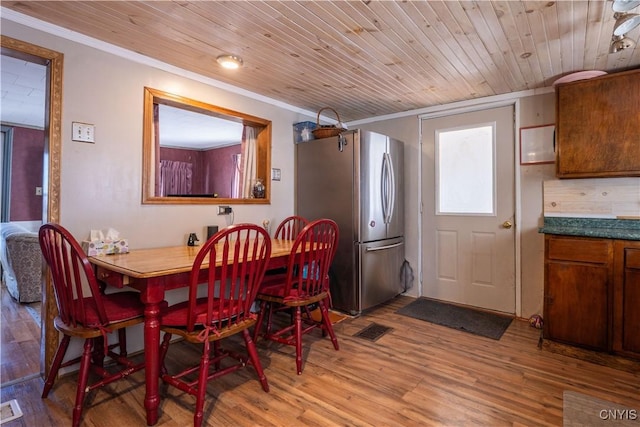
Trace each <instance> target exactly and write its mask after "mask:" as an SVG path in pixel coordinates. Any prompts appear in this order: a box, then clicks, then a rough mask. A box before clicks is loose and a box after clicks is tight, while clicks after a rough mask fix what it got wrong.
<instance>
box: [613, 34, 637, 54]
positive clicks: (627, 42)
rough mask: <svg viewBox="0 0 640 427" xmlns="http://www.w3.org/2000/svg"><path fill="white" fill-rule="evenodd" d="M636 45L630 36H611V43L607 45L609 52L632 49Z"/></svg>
mask: <svg viewBox="0 0 640 427" xmlns="http://www.w3.org/2000/svg"><path fill="white" fill-rule="evenodd" d="M635 46H636V43H635V42H634V41H633V40H631V39H630V38H627V37H625V36H624V35H622V36H613V37H612V38H611V45H609V53H617V52H620V51H621V50H625V49H632V48H634V47H635Z"/></svg>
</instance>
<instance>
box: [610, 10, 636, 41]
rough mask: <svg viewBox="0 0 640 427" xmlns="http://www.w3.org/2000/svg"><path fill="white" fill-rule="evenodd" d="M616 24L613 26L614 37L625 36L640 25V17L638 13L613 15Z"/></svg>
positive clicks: (617, 13)
mask: <svg viewBox="0 0 640 427" xmlns="http://www.w3.org/2000/svg"><path fill="white" fill-rule="evenodd" d="M613 17H614V18H615V20H616V23H615V24H614V25H613V35H614V36H624V35H625V34H627V33H628V32H629V31H631V30H633V29H634V28H635V27H637V26H638V25H640V15H638V14H637V13H619V12H616V13H614V14H613Z"/></svg>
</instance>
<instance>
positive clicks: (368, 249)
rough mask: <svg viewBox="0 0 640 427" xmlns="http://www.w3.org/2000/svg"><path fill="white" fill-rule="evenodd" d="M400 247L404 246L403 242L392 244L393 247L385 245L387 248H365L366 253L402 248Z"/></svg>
mask: <svg viewBox="0 0 640 427" xmlns="http://www.w3.org/2000/svg"><path fill="white" fill-rule="evenodd" d="M402 245H404V242H400V243H394V244H393V245H387V246H377V247H375V248H367V249H366V252H375V251H384V250H387V249H393V248H397V247H398V246H402Z"/></svg>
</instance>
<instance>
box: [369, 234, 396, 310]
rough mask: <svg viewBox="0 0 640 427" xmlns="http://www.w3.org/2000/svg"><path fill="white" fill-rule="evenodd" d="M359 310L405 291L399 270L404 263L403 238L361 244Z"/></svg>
mask: <svg viewBox="0 0 640 427" xmlns="http://www.w3.org/2000/svg"><path fill="white" fill-rule="evenodd" d="M359 246H360V250H359V266H360V268H359V282H360V311H363V310H366V309H368V308H371V307H374V306H376V305H378V304H382V303H383V302H386V301H389V300H390V299H392V298H393V297H395V296H397V295H399V294H401V293H402V292H404V288H403V287H402V282H401V280H400V270H401V268H402V263H403V262H404V238H402V237H398V238H395V239H387V240H381V241H378V242H369V243H362V244H360V245H359Z"/></svg>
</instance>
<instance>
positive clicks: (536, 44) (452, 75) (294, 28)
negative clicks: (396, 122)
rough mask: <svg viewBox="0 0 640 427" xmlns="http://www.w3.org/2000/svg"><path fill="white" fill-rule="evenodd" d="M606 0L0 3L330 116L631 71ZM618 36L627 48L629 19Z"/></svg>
mask: <svg viewBox="0 0 640 427" xmlns="http://www.w3.org/2000/svg"><path fill="white" fill-rule="evenodd" d="M612 4H613V3H612V2H611V1H603V0H574V1H488V0H485V1H447V0H445V1H442V0H432V1H377V0H365V1H353V0H350V1H186V0H180V1H6V0H3V1H2V6H3V8H8V9H11V10H12V11H15V12H19V14H22V15H26V16H28V17H32V18H36V19H39V20H42V21H45V22H47V23H51V24H55V25H57V26H61V27H64V28H67V29H69V30H73V31H75V32H78V33H80V34H83V35H86V36H90V37H93V38H95V39H98V40H101V41H104V42H107V43H110V44H112V45H115V46H118V47H121V48H125V49H128V50H130V51H133V52H137V53H139V54H142V55H145V56H148V57H151V58H154V59H157V60H160V61H162V62H165V63H167V64H170V65H173V66H176V67H179V68H182V69H184V70H188V71H191V72H194V73H197V74H200V75H202V76H205V77H208V78H212V79H215V80H218V81H220V82H223V83H225V84H229V85H233V86H235V87H238V88H241V89H244V90H245V91H249V92H251V93H254V94H259V95H261V96H263V97H268V98H271V99H274V100H277V101H280V102H283V103H286V104H289V105H292V106H295V107H297V108H299V109H302V110H305V111H310V112H316V111H318V110H320V109H321V108H322V107H325V106H330V107H332V108H334V109H335V110H337V111H338V112H339V114H340V117H341V118H342V119H343V121H353V120H359V119H364V118H371V117H375V116H382V115H391V114H398V113H401V112H405V111H412V110H416V109H421V108H426V107H432V106H436V105H441V104H448V103H452V102H456V101H465V100H471V99H475V98H481V97H486V96H492V95H500V94H506V93H510V92H519V91H524V90H529V89H539V88H546V87H549V86H550V85H551V83H552V82H553V81H555V80H556V79H558V78H559V77H562V76H564V75H567V74H569V73H573V72H576V71H582V70H604V71H607V72H610V73H611V72H617V71H622V70H625V69H630V68H636V67H638V66H640V48H639V47H635V48H630V49H625V50H623V51H620V52H618V53H614V54H610V53H609V45H610V42H611V36H612V30H613V25H614V22H615V19H614V17H613V14H614V12H613V10H612ZM15 12H14V13H15ZM632 12H636V13H640V10H633V11H632ZM3 15H6V13H5V14H3ZM70 34H71V33H70ZM627 37H629V38H630V39H632V40H633V41H635V42H636V43H639V44H640V40H639V38H640V28H635V29H633V30H631V31H630V32H629V33H628V34H627ZM221 54H235V55H239V56H241V57H242V58H243V59H244V66H243V67H242V68H241V69H240V70H237V71H235V72H232V71H229V70H224V69H221V68H220V67H219V66H218V65H217V64H216V61H215V59H216V57H217V56H218V55H221ZM329 115H331V113H329Z"/></svg>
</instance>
